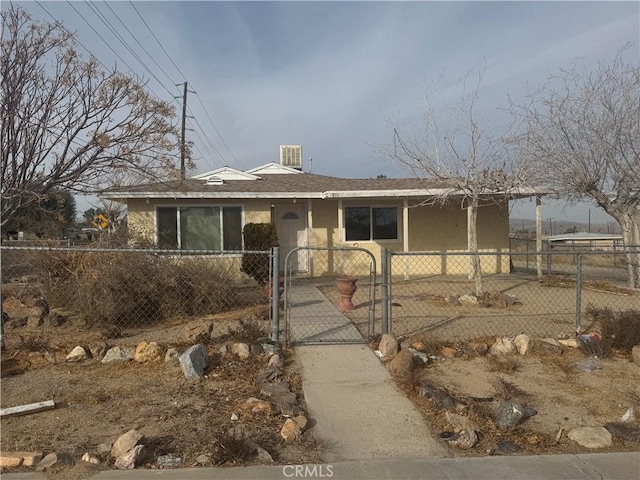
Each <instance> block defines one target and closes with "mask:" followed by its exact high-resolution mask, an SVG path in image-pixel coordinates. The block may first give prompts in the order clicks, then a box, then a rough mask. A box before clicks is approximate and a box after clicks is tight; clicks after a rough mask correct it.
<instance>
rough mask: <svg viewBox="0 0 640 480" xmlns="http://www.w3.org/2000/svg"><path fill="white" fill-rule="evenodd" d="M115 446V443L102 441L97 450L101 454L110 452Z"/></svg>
mask: <svg viewBox="0 0 640 480" xmlns="http://www.w3.org/2000/svg"><path fill="white" fill-rule="evenodd" d="M112 448H113V443H101V444H99V445H98V446H97V447H96V451H97V452H98V453H99V454H103V453H110V452H111V449H112Z"/></svg>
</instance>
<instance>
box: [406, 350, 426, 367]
mask: <svg viewBox="0 0 640 480" xmlns="http://www.w3.org/2000/svg"><path fill="white" fill-rule="evenodd" d="M408 350H409V351H410V352H411V354H412V355H413V364H414V365H415V366H416V367H424V366H425V365H428V364H429V355H427V354H426V353H424V352H418V351H417V350H414V349H413V348H409V349H408Z"/></svg>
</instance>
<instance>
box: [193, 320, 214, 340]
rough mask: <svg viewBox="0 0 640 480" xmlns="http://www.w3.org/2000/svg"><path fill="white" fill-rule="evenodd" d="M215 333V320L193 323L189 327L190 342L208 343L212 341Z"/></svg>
mask: <svg viewBox="0 0 640 480" xmlns="http://www.w3.org/2000/svg"><path fill="white" fill-rule="evenodd" d="M212 333H213V322H205V323H201V324H198V325H191V326H190V327H188V328H187V338H188V339H189V342H191V343H193V344H196V343H204V344H207V343H209V342H210V341H211V334H212Z"/></svg>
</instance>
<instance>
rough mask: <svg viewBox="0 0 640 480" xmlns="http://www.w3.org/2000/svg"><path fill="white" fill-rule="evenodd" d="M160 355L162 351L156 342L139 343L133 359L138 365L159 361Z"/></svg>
mask: <svg viewBox="0 0 640 480" xmlns="http://www.w3.org/2000/svg"><path fill="white" fill-rule="evenodd" d="M160 355H162V349H161V348H160V346H159V345H158V344H157V343H156V342H150V343H147V342H140V343H139V344H138V346H137V347H136V353H135V354H134V357H133V359H134V360H135V361H136V362H138V363H146V362H155V361H158V360H160Z"/></svg>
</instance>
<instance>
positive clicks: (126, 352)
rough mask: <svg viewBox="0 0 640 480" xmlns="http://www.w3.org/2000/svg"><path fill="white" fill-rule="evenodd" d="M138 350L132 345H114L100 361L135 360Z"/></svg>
mask: <svg viewBox="0 0 640 480" xmlns="http://www.w3.org/2000/svg"><path fill="white" fill-rule="evenodd" d="M135 353H136V351H135V350H134V349H133V348H130V347H113V348H110V349H109V350H107V353H105V354H104V358H103V359H102V361H101V362H100V363H120V362H128V361H130V360H133V357H134V356H135Z"/></svg>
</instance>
